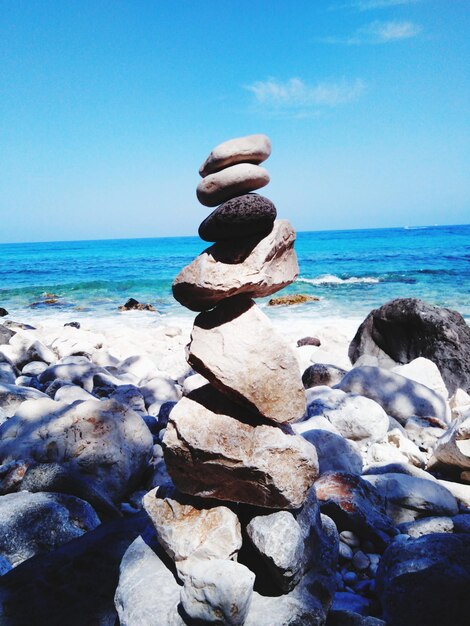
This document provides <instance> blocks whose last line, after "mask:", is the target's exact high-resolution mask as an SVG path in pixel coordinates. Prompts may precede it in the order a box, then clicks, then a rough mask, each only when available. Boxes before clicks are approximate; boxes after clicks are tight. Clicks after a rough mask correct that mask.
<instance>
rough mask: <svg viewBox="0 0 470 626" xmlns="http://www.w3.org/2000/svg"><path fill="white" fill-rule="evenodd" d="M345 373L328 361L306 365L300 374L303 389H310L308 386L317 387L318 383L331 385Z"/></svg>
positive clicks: (338, 380)
mask: <svg viewBox="0 0 470 626" xmlns="http://www.w3.org/2000/svg"><path fill="white" fill-rule="evenodd" d="M297 345H299V342H297ZM302 345H305V344H302ZM318 345H320V344H318ZM346 373H347V372H346V370H343V369H341V367H336V365H330V364H329V363H314V364H313V365H310V366H309V367H307V369H306V370H305V372H304V373H303V374H302V382H303V384H304V387H305V389H310V387H319V386H320V385H327V386H328V387H333V386H334V385H337V384H338V383H339V382H340V381H341V380H342V378H343V376H345V375H346Z"/></svg>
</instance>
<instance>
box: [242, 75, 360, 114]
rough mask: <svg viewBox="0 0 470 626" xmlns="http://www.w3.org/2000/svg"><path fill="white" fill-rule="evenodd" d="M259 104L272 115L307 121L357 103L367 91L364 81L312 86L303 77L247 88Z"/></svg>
mask: <svg viewBox="0 0 470 626" xmlns="http://www.w3.org/2000/svg"><path fill="white" fill-rule="evenodd" d="M245 89H247V90H248V91H250V92H251V93H253V94H254V97H255V101H256V103H257V104H258V105H262V106H264V107H266V108H268V109H270V110H271V111H272V112H275V113H281V114H289V115H290V116H292V117H297V118H306V117H312V116H316V115H318V114H319V110H320V109H321V108H322V107H323V108H324V107H336V106H339V105H342V104H348V103H350V102H354V101H355V100H357V99H358V98H359V97H360V96H361V94H362V93H363V91H364V89H365V85H364V82H363V81H362V80H360V79H356V80H354V81H348V80H341V81H338V82H321V83H317V84H308V83H306V82H304V81H303V80H302V79H300V78H290V79H289V80H286V81H284V82H283V81H279V80H276V79H274V78H270V79H268V80H264V81H258V82H255V83H253V84H252V85H247V86H246V87H245Z"/></svg>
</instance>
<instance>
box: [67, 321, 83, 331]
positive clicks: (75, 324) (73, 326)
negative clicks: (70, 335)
mask: <svg viewBox="0 0 470 626" xmlns="http://www.w3.org/2000/svg"><path fill="white" fill-rule="evenodd" d="M66 326H70V328H77V329H79V328H80V322H66V323H65V324H64V327H66Z"/></svg>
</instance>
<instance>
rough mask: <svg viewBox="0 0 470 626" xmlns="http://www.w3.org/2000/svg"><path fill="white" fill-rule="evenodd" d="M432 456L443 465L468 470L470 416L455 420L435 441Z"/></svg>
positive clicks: (469, 459) (469, 463) (469, 458)
mask: <svg viewBox="0 0 470 626" xmlns="http://www.w3.org/2000/svg"><path fill="white" fill-rule="evenodd" d="M434 456H435V457H436V459H437V460H438V461H440V462H441V463H444V464H445V465H452V466H454V467H461V468H462V469H470V416H469V417H462V418H460V419H458V420H456V421H455V422H454V423H453V424H452V425H451V426H450V427H449V429H448V430H447V432H446V433H445V434H444V436H443V437H441V438H440V439H438V440H437V443H436V446H435V448H434Z"/></svg>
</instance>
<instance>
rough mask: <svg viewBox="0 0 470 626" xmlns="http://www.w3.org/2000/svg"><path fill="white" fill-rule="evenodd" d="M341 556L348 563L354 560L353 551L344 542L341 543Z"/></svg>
mask: <svg viewBox="0 0 470 626" xmlns="http://www.w3.org/2000/svg"><path fill="white" fill-rule="evenodd" d="M339 556H340V558H341V559H345V560H346V561H350V560H351V559H352V558H353V551H352V550H351V548H350V547H349V546H348V545H346V544H345V543H343V542H342V541H340V542H339Z"/></svg>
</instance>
